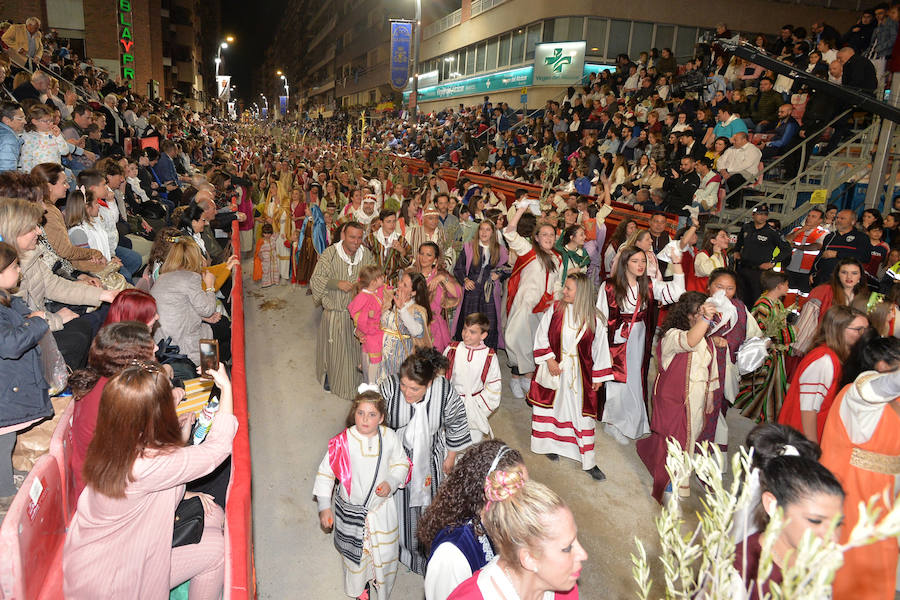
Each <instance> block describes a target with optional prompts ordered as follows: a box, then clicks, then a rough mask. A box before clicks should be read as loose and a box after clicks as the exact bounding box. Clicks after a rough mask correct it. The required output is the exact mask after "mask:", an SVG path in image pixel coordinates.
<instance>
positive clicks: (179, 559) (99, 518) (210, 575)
mask: <svg viewBox="0 0 900 600" xmlns="http://www.w3.org/2000/svg"><path fill="white" fill-rule="evenodd" d="M237 427H238V423H237V419H236V418H235V417H234V416H232V415H222V414H220V415H218V416H217V417H216V420H215V421H214V422H213V426H212V428H211V429H210V430H209V435H208V436H207V438H206V440H205V441H204V442H203V443H202V444H200V445H198V446H185V447H183V448H176V449H175V450H172V451H169V452H166V453H158V452H157V453H150V452H148V453H147V454H146V455H144V456H141V457H138V459H137V460H135V462H134V467H133V469H132V477H133V478H134V480H133V481H131V482H129V483H128V486H127V488H126V490H125V497H124V498H110V497H108V496H104V495H103V494H101V493H99V492H97V491H95V490H94V489H93V488H92V487H90V486H88V487H86V488H84V492H83V493H82V494H81V496H80V497H79V499H78V509H77V510H76V512H75V516H74V517H73V518H72V523H71V524H70V526H69V531H68V533H67V534H66V543H65V546H63V593H64V595H65V597H66V598H67V599H68V600H78V599H81V598H84V599H86V600H87V599H91V600H92V599H95V598H117V599H118V600H127V599H132V598H134V599H145V598H146V599H147V600H158V599H159V598H168V597H169V590H170V589H171V588H173V587H175V586H177V585H180V584H181V583H183V582H185V581H187V580H188V579H192V578H193V580H192V582H191V598H195V597H196V598H217V597H219V596H220V595H221V593H222V588H223V586H224V573H225V570H224V541H223V538H222V531H221V526H222V524H223V522H224V514H223V513H222V510H221V509H219V508H218V507H216V511H217V512H216V511H214V512H213V513H207V514H206V523H205V528H204V531H203V538H202V539H201V541H200V543H199V544H192V545H188V546H181V547H179V548H172V529H173V525H174V522H175V508H176V507H177V506H178V503H179V502H180V501H181V499H182V497H183V496H184V484H185V483H187V482H189V481H193V480H194V479H197V478H199V477H202V476H203V475H206V474H207V473H210V472H211V471H212V470H213V469H215V468H216V467H217V466H218V465H219V464H221V462H222V461H223V460H225V458H227V457H228V455H229V454H231V443H232V439H233V438H234V434H235V432H236V431H237ZM219 551H221V553H222V560H221V563H220V564H219V565H218V568H217V569H215V568H214V569H213V570H212V571H207V572H204V576H203V577H200V578H194V575H197V574H199V573H200V572H201V570H202V569H204V568H207V565H202V566H201V565H200V564H199V562H198V561H200V560H201V559H202V560H209V559H210V558H211V557H215V553H216V552H219ZM192 563H193V564H192ZM192 567H194V568H196V569H197V570H196V571H195V572H194V573H190V571H192V570H194V569H193V568H192ZM178 579H181V581H177V580H178ZM199 579H202V581H200V580H199ZM195 588H196V589H195ZM195 592H196V595H195Z"/></svg>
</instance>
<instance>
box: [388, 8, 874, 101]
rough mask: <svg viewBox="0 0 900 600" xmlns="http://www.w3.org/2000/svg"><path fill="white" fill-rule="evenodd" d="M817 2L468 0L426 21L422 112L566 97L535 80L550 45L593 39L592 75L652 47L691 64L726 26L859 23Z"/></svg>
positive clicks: (588, 60) (589, 48)
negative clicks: (541, 52)
mask: <svg viewBox="0 0 900 600" xmlns="http://www.w3.org/2000/svg"><path fill="white" fill-rule="evenodd" d="M813 4H814V3H813V2H809V3H806V4H800V3H798V4H794V3H791V4H787V3H783V2H776V1H772V0H744V1H742V2H741V3H740V6H741V10H740V11H736V10H734V8H735V3H734V2H731V1H722V0H673V1H670V2H659V1H658V0H632V1H631V2H627V3H612V2H601V1H600V0H554V1H553V2H534V1H533V0H462V5H461V6H460V8H458V9H455V10H453V11H448V12H446V14H443V15H440V14H439V15H436V16H435V17H436V18H434V20H432V21H430V22H429V21H428V20H426V22H425V24H424V27H423V29H422V44H421V51H420V63H419V64H420V69H419V73H420V76H422V77H423V78H425V79H426V80H427V81H430V82H432V83H431V84H428V85H424V86H423V85H420V86H419V88H420V97H419V105H420V107H421V109H423V110H427V111H430V110H439V109H442V108H446V107H449V106H456V105H458V104H459V103H464V104H466V105H471V104H473V103H476V102H477V101H478V100H480V99H481V98H482V97H483V96H484V95H490V96H491V100H492V101H494V102H495V103H496V102H508V103H509V105H510V106H511V107H516V108H521V107H522V102H521V101H522V100H523V99H525V100H526V102H527V105H531V106H535V107H537V106H542V105H543V104H544V102H545V101H546V100H549V99H561V98H562V97H563V96H564V95H565V90H566V87H567V86H566V85H554V84H553V82H549V81H547V82H539V81H535V77H534V74H533V70H534V68H535V53H536V51H537V50H538V48H539V45H541V44H547V43H555V44H560V43H562V42H570V41H584V42H585V50H584V55H585V56H584V62H585V71H584V75H587V74H588V73H589V72H590V71H591V70H598V69H600V68H604V67H605V66H607V65H612V64H613V63H614V62H615V58H616V56H617V55H619V54H628V55H629V56H631V57H632V58H637V56H638V55H639V53H640V52H645V51H649V50H650V49H651V48H658V49H662V48H671V49H672V51H673V53H674V54H675V56H676V57H677V58H678V60H679V62H683V61H685V60H687V59H688V58H690V57H691V56H692V55H693V52H694V48H695V44H696V43H697V42H698V40H699V39H700V38H701V36H702V35H703V34H704V33H707V32H709V31H711V30H713V29H714V28H715V26H716V25H717V24H718V23H725V24H726V25H727V26H728V27H729V28H730V29H731V30H733V31H741V32H762V33H765V34H767V35H770V36H771V35H774V34H775V33H776V32H777V31H778V29H779V28H780V27H781V26H782V25H783V24H788V23H790V24H793V25H794V26H803V27H806V28H807V29H808V28H809V26H810V25H811V24H812V23H813V22H817V21H822V20H825V21H826V22H827V23H829V24H830V25H832V26H834V27H837V29H838V30H839V31H845V30H846V29H847V28H849V27H850V26H851V25H852V24H853V23H854V22H855V21H856V19H857V18H858V16H859V13H858V12H855V10H851V9H855V7H856V3H850V2H847V3H844V4H846V7H845V8H843V9H827V8H822V7H821V6H814V5H813ZM831 4H832V5H840V4H841V3H840V2H832V3H831ZM850 4H852V5H853V6H850ZM434 82H436V83H434ZM522 88H527V89H525V90H523V89H522ZM523 91H524V92H525V94H523ZM404 96H405V98H408V96H409V94H408V92H407V93H406V94H404Z"/></svg>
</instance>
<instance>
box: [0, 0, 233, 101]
mask: <svg viewBox="0 0 900 600" xmlns="http://www.w3.org/2000/svg"><path fill="white" fill-rule="evenodd" d="M3 16H4V17H5V18H7V19H10V20H11V21H13V22H18V23H21V22H24V20H25V19H26V18H28V17H31V16H36V17H38V18H40V19H41V23H42V29H43V31H44V32H45V33H46V32H47V31H49V30H51V29H54V30H56V31H57V33H58V35H59V37H60V38H63V39H68V40H69V41H70V44H71V48H72V50H73V51H75V52H77V53H78V54H79V56H82V57H88V58H92V59H93V60H94V64H95V65H97V66H99V67H103V68H105V69H106V70H107V71H109V73H110V74H111V75H112V76H113V77H121V78H122V79H123V81H125V82H130V83H131V85H132V87H133V88H134V89H135V90H136V91H138V92H139V93H141V94H146V95H150V96H153V97H158V98H166V99H170V100H179V99H188V100H190V101H192V104H194V105H195V106H196V107H197V108H200V107H201V106H202V105H204V104H205V102H206V100H207V94H208V90H214V89H215V85H214V84H215V81H214V77H213V69H214V64H213V63H212V62H211V59H210V60H206V61H204V60H203V57H204V56H205V57H210V56H213V55H214V54H215V44H216V43H217V40H218V37H219V23H220V18H219V2H216V1H213V2H206V1H202V0H7V1H6V2H5V4H4V15H3Z"/></svg>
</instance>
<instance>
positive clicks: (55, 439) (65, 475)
mask: <svg viewBox="0 0 900 600" xmlns="http://www.w3.org/2000/svg"><path fill="white" fill-rule="evenodd" d="M74 418H75V402H74V401H72V402H69V405H68V406H67V407H66V410H64V411H63V414H62V416H60V418H59V424H58V425H57V426H56V429H54V430H53V436H51V438H50V455H51V456H53V457H55V458H56V462H57V463H58V464H59V475H60V477H61V479H62V481H63V495H64V498H65V505H64V506H65V511H66V512H65V517H66V522H67V523H68V522H69V520H70V519H71V518H72V516H73V515H74V514H75V507H76V506H77V505H78V497H77V496H76V495H75V476H74V473H73V471H72V423H73V420H74Z"/></svg>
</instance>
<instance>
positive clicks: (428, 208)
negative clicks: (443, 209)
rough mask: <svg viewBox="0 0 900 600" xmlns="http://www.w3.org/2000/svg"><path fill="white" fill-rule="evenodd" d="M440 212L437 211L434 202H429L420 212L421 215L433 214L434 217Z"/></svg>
mask: <svg viewBox="0 0 900 600" xmlns="http://www.w3.org/2000/svg"><path fill="white" fill-rule="evenodd" d="M440 214H441V213H440V211H438V209H437V207H436V206H435V205H434V204H429V205H428V206H426V207H425V210H424V211H423V212H422V216H423V217H427V216H429V215H433V216H435V217H437V216H439V215H440Z"/></svg>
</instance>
